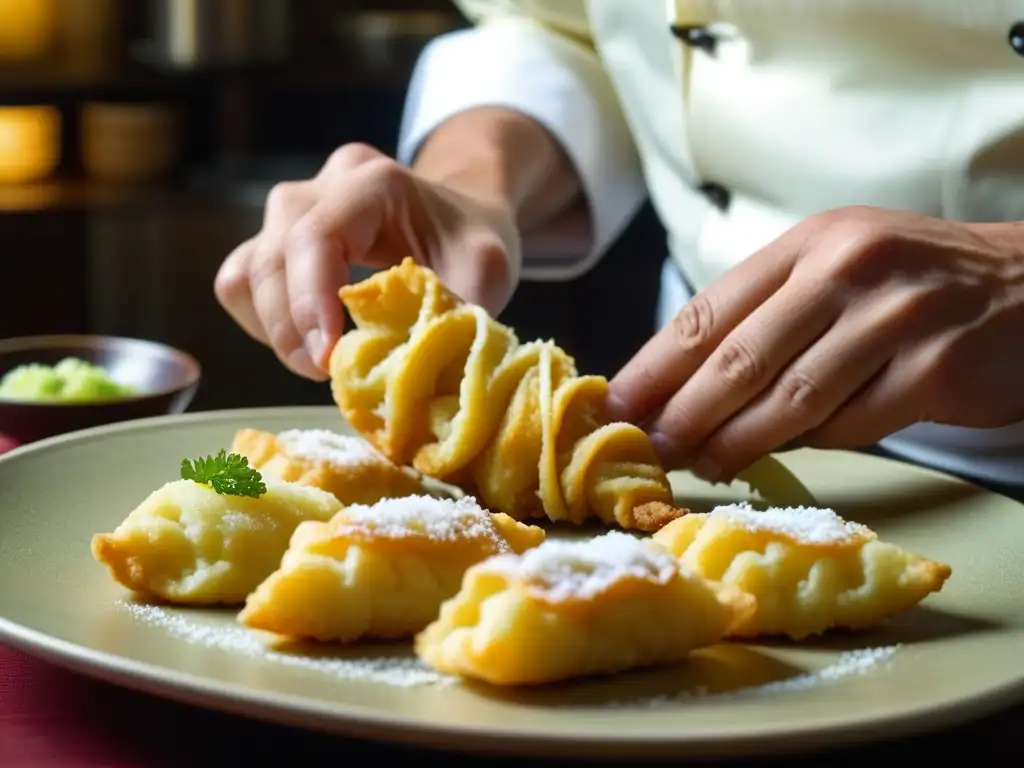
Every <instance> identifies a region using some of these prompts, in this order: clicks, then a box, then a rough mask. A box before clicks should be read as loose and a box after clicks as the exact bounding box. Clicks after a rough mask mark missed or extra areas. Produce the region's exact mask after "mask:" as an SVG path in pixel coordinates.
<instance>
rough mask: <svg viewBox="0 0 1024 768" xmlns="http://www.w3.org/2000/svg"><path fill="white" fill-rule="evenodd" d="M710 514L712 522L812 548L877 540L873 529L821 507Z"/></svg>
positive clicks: (736, 508)
mask: <svg viewBox="0 0 1024 768" xmlns="http://www.w3.org/2000/svg"><path fill="white" fill-rule="evenodd" d="M707 515H708V520H709V521H710V520H716V519H724V520H725V522H727V523H729V524H731V525H737V526H740V527H742V528H744V529H746V530H748V531H751V532H756V533H770V534H776V535H779V536H784V537H786V538H788V539H790V540H792V541H796V542H799V543H801V544H808V545H812V546H822V545H833V546H834V545H841V544H856V543H858V542H862V541H868V540H870V539H873V538H874V537H875V536H874V534H873V533H872V532H871V529H870V528H867V527H866V526H864V525H861V524H860V523H850V522H847V521H846V520H844V519H843V518H841V517H840V516H839V515H837V514H836V513H835V511H834V510H831V509H819V508H817V507H788V508H784V507H771V508H769V509H764V510H759V509H755V508H754V507H752V506H750V504H746V503H741V504H729V505H726V506H721V507H715V508H714V509H713V510H711V512H708V513H707Z"/></svg>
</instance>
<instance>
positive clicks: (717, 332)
mask: <svg viewBox="0 0 1024 768" xmlns="http://www.w3.org/2000/svg"><path fill="white" fill-rule="evenodd" d="M805 239H806V237H805V235H803V233H801V232H800V231H798V230H790V231H789V232H788V233H786V234H785V235H783V236H782V237H780V238H779V239H778V240H777V241H775V242H774V243H772V244H771V245H769V246H767V247H766V248H765V249H763V250H761V251H759V252H758V253H756V254H754V255H753V256H751V257H750V258H749V259H747V260H746V261H744V262H741V263H740V264H739V265H737V266H736V267H733V268H732V269H731V270H729V271H728V272H726V273H725V275H723V276H722V277H721V278H719V279H718V280H717V281H715V282H714V283H712V284H711V285H710V286H709V287H708V288H707V289H706V290H704V291H702V292H700V293H698V294H697V295H696V296H695V297H694V298H693V299H692V300H691V301H690V302H689V303H688V304H687V305H686V306H685V307H683V309H682V310H681V311H680V312H679V314H677V315H676V316H675V318H674V319H673V320H672V322H671V323H670V324H669V325H668V326H667V327H666V328H664V329H663V330H661V331H660V332H659V333H657V334H656V335H655V336H654V337H653V338H652V339H651V340H650V341H648V342H647V343H646V344H645V345H644V346H643V347H642V348H641V349H640V351H639V352H638V353H637V354H636V356H635V357H634V358H633V359H632V360H630V361H629V362H628V363H627V364H626V366H625V367H624V368H623V369H622V370H621V371H619V373H618V374H617V375H616V376H615V378H614V379H613V380H612V382H611V384H610V387H609V398H608V409H609V413H610V415H611V416H612V418H615V419H618V420H621V421H629V422H632V423H634V424H639V423H643V422H645V421H647V420H648V419H649V418H650V417H651V416H653V415H654V414H655V413H657V412H658V411H660V410H661V408H662V407H663V406H664V405H665V403H666V401H667V400H668V399H669V398H670V397H671V396H672V395H673V394H674V393H675V392H677V391H678V390H679V388H680V387H682V386H683V384H684V383H685V382H686V381H687V380H688V379H689V378H690V377H691V376H692V375H693V374H694V373H695V372H696V371H697V369H698V368H700V366H701V365H702V364H703V363H704V361H705V360H706V359H707V358H708V356H709V355H710V354H711V353H712V352H713V351H714V350H715V349H716V348H717V347H718V345H719V344H721V343H722V341H723V340H724V339H725V337H726V336H727V335H728V334H729V333H730V332H731V331H732V330H733V329H734V328H735V327H736V326H737V325H738V324H739V323H740V322H742V321H743V319H744V318H746V317H747V316H748V315H750V313H751V312H753V311H754V310H755V309H757V308H758V307H759V306H760V305H761V304H763V303H764V302H765V301H767V300H768V298H769V297H771V296H772V294H774V293H775V292H776V291H777V290H778V289H779V288H781V287H782V285H783V284H784V283H785V281H786V278H787V277H788V276H789V274H790V272H791V270H792V267H793V263H794V262H795V260H796V258H797V256H798V254H799V253H800V251H801V249H802V248H803V241H804V240H805Z"/></svg>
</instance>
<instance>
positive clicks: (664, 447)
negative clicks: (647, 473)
mask: <svg viewBox="0 0 1024 768" xmlns="http://www.w3.org/2000/svg"><path fill="white" fill-rule="evenodd" d="M650 439H651V446H652V447H653V448H654V452H655V453H656V454H658V457H659V458H660V459H661V461H662V463H663V464H668V463H669V462H671V461H672V458H673V456H674V455H675V453H676V444H675V442H674V441H673V440H672V439H671V438H670V437H668V436H667V435H665V434H663V433H661V432H651V434H650Z"/></svg>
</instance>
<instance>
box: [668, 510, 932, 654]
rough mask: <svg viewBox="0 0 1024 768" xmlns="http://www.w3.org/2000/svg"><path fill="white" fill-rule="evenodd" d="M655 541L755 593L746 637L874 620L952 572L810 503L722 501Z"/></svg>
mask: <svg viewBox="0 0 1024 768" xmlns="http://www.w3.org/2000/svg"><path fill="white" fill-rule="evenodd" d="M653 540H654V541H656V542H658V543H659V544H662V545H663V546H664V547H665V548H666V549H668V550H669V551H670V552H671V553H672V554H673V555H675V556H676V557H678V558H679V561H680V564H681V565H682V566H683V568H685V569H688V570H690V571H692V572H694V573H698V574H700V575H702V576H704V577H705V578H708V579H714V580H716V581H721V582H723V583H725V584H730V585H733V586H735V587H737V588H739V589H742V590H743V591H744V592H747V593H749V594H751V595H753V596H754V597H756V598H757V610H756V611H755V612H754V613H753V614H752V615H751V616H750V617H749V618H748V619H747V620H746V621H745V622H743V623H742V624H741V625H740V626H738V627H737V629H736V631H735V632H734V633H733V634H734V635H736V636H742V637H751V636H759V635H760V636H772V635H776V636H788V637H789V638H791V639H793V640H802V639H805V638H807V637H809V636H811V635H818V634H822V633H824V632H826V631H827V630H829V629H840V628H842V629H864V628H868V627H871V626H873V625H875V624H878V623H879V622H881V621H883V620H884V619H886V618H888V617H890V616H893V615H895V614H898V613H901V612H903V611H906V610H908V609H910V608H912V607H913V606H915V605H917V604H918V603H919V602H920V601H921V600H923V599H924V598H925V597H927V596H928V595H929V594H930V593H932V592H938V591H939V590H940V589H942V586H943V584H944V583H945V581H946V579H947V578H949V575H950V573H951V569H950V567H949V566H948V565H945V564H943V563H938V562H934V561H932V560H927V559H925V558H923V557H920V556H918V555H915V554H912V553H910V552H907V551H905V550H903V549H901V548H900V547H898V546H896V545H895V544H888V543H886V542H883V541H879V539H878V536H877V535H876V534H875V533H874V532H873V531H872V530H871V529H870V528H868V527H866V526H864V525H861V524H859V523H852V522H847V521H845V520H843V519H842V518H841V517H839V516H838V515H837V514H836V513H835V512H834V511H832V510H830V509H817V508H813V507H811V508H806V507H797V508H791V509H778V508H776V509H768V510H764V511H758V510H756V509H754V508H752V507H751V506H750V505H749V504H736V505H730V506H722V507H718V508H716V509H714V510H713V511H711V512H709V513H706V514H688V515H686V516H685V517H682V518H679V519H677V520H675V521H673V522H672V523H670V524H669V525H667V526H665V527H664V528H662V529H661V530H660V531H658V532H657V533H656V534H655V535H654V537H653Z"/></svg>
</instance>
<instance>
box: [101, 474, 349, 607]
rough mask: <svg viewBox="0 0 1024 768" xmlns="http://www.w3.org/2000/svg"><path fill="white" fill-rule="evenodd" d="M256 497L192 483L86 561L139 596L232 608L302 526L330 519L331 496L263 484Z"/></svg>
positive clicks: (336, 506)
mask: <svg viewBox="0 0 1024 768" xmlns="http://www.w3.org/2000/svg"><path fill="white" fill-rule="evenodd" d="M266 485H267V491H266V493H264V494H263V495H261V496H259V497H258V498H250V497H248V496H228V495H222V494H220V493H217V492H216V491H214V490H213V489H212V488H210V487H209V486H207V485H204V484H202V483H197V482H193V481H192V480H176V481H174V482H171V483H167V484H166V485H165V486H163V487H162V488H160V489H158V490H156V491H154V492H153V493H152V494H150V495H149V497H147V498H146V499H145V500H144V501H143V502H142V503H141V504H140V505H139V506H138V507H136V508H135V510H133V511H132V512H131V514H129V515H128V517H127V518H126V519H125V520H124V522H122V523H121V524H120V525H119V526H118V527H117V528H116V529H115V530H114V532H113V533H100V534H97V535H95V536H94V537H93V539H92V554H93V557H95V558H96V560H97V561H99V562H100V563H102V564H103V565H105V566H106V567H107V569H108V570H109V571H110V575H111V576H113V578H114V579H115V580H116V581H117V582H118V583H120V584H121V585H123V586H124V587H127V588H128V589H130V590H132V591H133V592H136V593H138V594H141V595H144V596H147V597H152V598H158V599H161V600H165V601H167V602H171V603H177V604H180V605H213V604H218V603H221V604H225V605H237V604H240V603H242V602H244V600H245V598H246V595H248V594H249V593H250V592H252V590H253V589H255V588H256V586H257V585H258V584H259V583H260V582H261V581H263V580H264V579H265V578H266V577H267V576H269V575H270V574H271V573H273V572H274V569H276V568H277V567H278V565H279V564H280V562H281V556H282V555H283V554H284V552H285V550H286V549H287V548H288V540H289V538H290V537H291V535H292V533H293V532H294V531H295V528H296V526H298V524H299V523H301V522H302V521H304V520H329V519H331V517H333V516H334V515H335V514H336V513H337V512H338V511H339V510H340V509H341V504H340V503H339V502H338V500H337V499H336V498H334V496H332V495H331V494H329V493H327V492H326V491H322V490H320V489H319V488H312V487H310V486H305V485H298V484H296V483H282V482H273V481H268V482H267V484H266Z"/></svg>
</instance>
